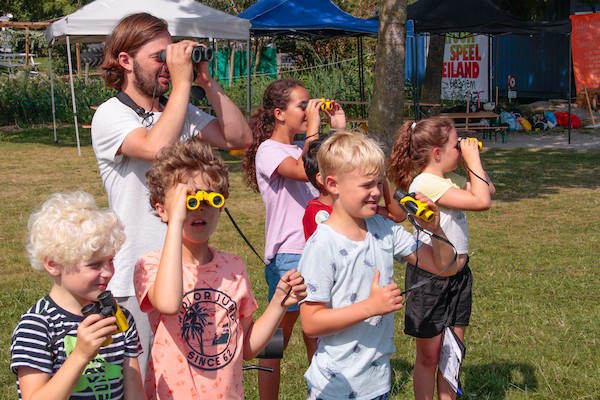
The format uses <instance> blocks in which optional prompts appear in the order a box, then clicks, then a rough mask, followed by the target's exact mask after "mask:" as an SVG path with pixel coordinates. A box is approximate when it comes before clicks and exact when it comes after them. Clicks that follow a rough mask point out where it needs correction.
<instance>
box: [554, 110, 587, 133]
mask: <svg viewBox="0 0 600 400" xmlns="http://www.w3.org/2000/svg"><path fill="white" fill-rule="evenodd" d="M554 116H555V117H556V120H557V121H558V125H560V126H564V127H565V128H567V125H568V124H569V113H567V112H555V113H554ZM571 128H575V129H577V128H581V119H579V117H578V116H577V115H575V114H571Z"/></svg>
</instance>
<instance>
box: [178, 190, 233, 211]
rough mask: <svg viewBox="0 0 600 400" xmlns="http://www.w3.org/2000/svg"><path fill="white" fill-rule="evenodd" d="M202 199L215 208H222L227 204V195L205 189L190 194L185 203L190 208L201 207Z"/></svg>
mask: <svg viewBox="0 0 600 400" xmlns="http://www.w3.org/2000/svg"><path fill="white" fill-rule="evenodd" d="M202 201H206V202H207V203H208V204H209V205H210V206H211V207H214V208H221V207H223V206H224V205H225V197H224V196H223V195H222V194H221V193H216V192H206V191H204V190H199V191H197V192H196V194H190V195H189V196H188V197H187V198H186V200H185V205H186V206H187V209H188V210H195V209H197V208H198V207H200V203H201V202H202Z"/></svg>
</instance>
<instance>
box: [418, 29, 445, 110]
mask: <svg viewBox="0 0 600 400" xmlns="http://www.w3.org/2000/svg"><path fill="white" fill-rule="evenodd" d="M445 44H446V36H442V35H432V36H431V37H430V40H429V53H428V54H427V68H426V69H425V80H424V81H423V87H422V89H421V102H423V103H439V102H440V99H441V95H442V63H443V62H444V47H445Z"/></svg>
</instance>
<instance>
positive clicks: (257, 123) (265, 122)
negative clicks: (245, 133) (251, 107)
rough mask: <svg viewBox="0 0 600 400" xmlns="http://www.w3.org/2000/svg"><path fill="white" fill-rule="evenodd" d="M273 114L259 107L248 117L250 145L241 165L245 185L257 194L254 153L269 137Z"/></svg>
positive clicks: (271, 131)
mask: <svg viewBox="0 0 600 400" xmlns="http://www.w3.org/2000/svg"><path fill="white" fill-rule="evenodd" d="M273 120H274V117H273V114H272V113H271V114H270V115H269V113H268V112H267V111H266V110H265V109H264V108H263V106H262V105H261V106H260V107H259V108H258V110H256V111H255V112H254V114H252V117H250V130H251V131H252V144H251V145H250V147H249V148H248V150H246V152H245V154H244V160H243V162H242V165H243V167H244V171H245V176H244V177H245V180H246V183H247V184H248V185H249V186H250V187H251V188H252V190H254V191H255V192H258V184H257V182H256V151H257V150H258V146H260V144H261V143H262V142H264V141H265V140H267V139H268V138H270V137H271V134H272V133H273V125H274V121H273Z"/></svg>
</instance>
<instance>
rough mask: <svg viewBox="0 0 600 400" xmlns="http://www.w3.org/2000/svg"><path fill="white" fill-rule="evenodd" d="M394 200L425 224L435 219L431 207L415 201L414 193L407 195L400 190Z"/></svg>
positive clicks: (395, 194)
mask: <svg viewBox="0 0 600 400" xmlns="http://www.w3.org/2000/svg"><path fill="white" fill-rule="evenodd" d="M394 199H396V200H397V201H398V202H399V203H400V205H401V206H402V207H403V208H404V209H405V210H406V211H407V212H409V213H411V214H413V215H414V216H415V217H418V218H421V219H422V220H423V221H425V222H431V221H432V220H433V218H434V217H435V213H434V212H433V211H431V210H430V209H429V205H428V204H427V203H424V202H422V201H419V200H417V199H415V194H414V193H406V192H403V191H402V190H400V189H398V190H396V193H394Z"/></svg>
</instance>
